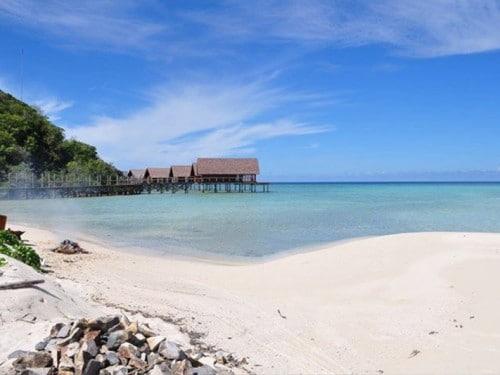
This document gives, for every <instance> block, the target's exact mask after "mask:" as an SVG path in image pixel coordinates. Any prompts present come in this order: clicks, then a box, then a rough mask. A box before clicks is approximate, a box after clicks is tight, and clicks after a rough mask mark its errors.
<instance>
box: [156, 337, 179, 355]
mask: <svg viewBox="0 0 500 375" xmlns="http://www.w3.org/2000/svg"><path fill="white" fill-rule="evenodd" d="M158 353H159V354H161V355H162V356H163V357H164V358H166V359H170V360H172V359H179V358H180V357H181V353H182V351H181V350H180V349H179V346H178V345H177V344H176V343H175V342H172V341H163V342H161V343H160V345H159V346H158Z"/></svg>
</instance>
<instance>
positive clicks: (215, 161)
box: [193, 158, 260, 182]
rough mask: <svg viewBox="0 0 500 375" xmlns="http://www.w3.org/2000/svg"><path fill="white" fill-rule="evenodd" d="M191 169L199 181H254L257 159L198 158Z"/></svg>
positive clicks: (257, 165) (257, 164)
mask: <svg viewBox="0 0 500 375" xmlns="http://www.w3.org/2000/svg"><path fill="white" fill-rule="evenodd" d="M193 171H194V174H195V176H196V178H197V179H200V180H201V181H225V182H255V181H256V180H257V175H258V174H259V173H260V171H259V161H258V160H257V159H255V158H198V159H197V160H196V163H194V164H193Z"/></svg>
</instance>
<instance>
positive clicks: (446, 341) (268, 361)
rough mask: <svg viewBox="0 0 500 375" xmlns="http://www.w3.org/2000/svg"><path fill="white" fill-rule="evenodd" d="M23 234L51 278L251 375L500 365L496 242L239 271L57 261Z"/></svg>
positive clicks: (341, 252)
mask: <svg viewBox="0 0 500 375" xmlns="http://www.w3.org/2000/svg"><path fill="white" fill-rule="evenodd" d="M13 226H14V225H13ZM14 227H16V226H14ZM16 228H19V227H16ZM19 229H27V233H26V235H25V238H26V239H28V240H29V241H30V242H31V243H33V244H35V245H36V248H37V250H38V251H39V252H40V253H41V255H42V256H43V257H44V258H45V259H46V261H47V263H48V264H49V265H50V266H51V269H52V270H53V276H54V277H55V278H57V279H59V280H69V281H71V282H72V283H74V284H75V285H78V287H79V288H80V289H81V290H82V291H83V292H84V294H85V295H86V298H87V300H88V301H89V303H90V302H92V303H99V304H102V305H105V306H114V307H116V308H121V309H128V310H132V311H141V312H143V313H145V314H149V315H151V316H165V317H168V318H169V319H172V321H175V322H177V324H178V325H179V327H181V328H182V329H183V330H185V331H189V332H197V333H198V334H200V335H201V337H202V340H203V342H205V343H207V344H208V345H213V346H214V347H217V348H223V349H224V350H227V351H229V352H232V353H235V354H236V355H237V356H239V357H241V356H245V357H247V358H248V362H249V365H248V368H249V371H250V372H254V373H263V374H264V373H306V372H309V373H347V372H349V373H351V372H354V373H362V372H366V373H377V371H379V370H382V371H384V373H385V374H387V373H413V374H417V373H429V372H430V373H457V372H464V371H465V372H474V373H487V372H492V371H495V370H496V369H498V368H499V367H500V355H499V354H500V350H499V349H497V348H500V325H499V324H498V323H497V322H496V318H497V317H496V311H498V309H499V308H500V301H498V298H496V294H497V292H496V285H498V283H500V272H498V270H500V234H498V233H460V232H427V233H410V234H395V235H388V236H380V237H369V238H364V239H357V240H354V241H348V242H344V243H340V244H335V245H333V246H326V247H322V248H321V249H318V250H316V251H309V252H300V253H298V254H291V255H287V256H284V257H283V256H281V257H279V258H277V259H273V260H269V261H266V262H259V263H254V262H252V263H244V264H237V265H235V264H221V263H213V262H206V261H201V262H200V261H197V260H193V259H190V260H188V259H178V258H177V259H176V258H172V257H170V256H156V257H155V256H151V254H149V253H132V252H126V251H122V250H121V249H117V248H112V247H108V246H104V245H102V244H96V243H90V242H85V241H80V245H81V246H82V247H84V248H86V249H87V250H89V251H90V252H91V253H90V254H82V255H74V256H72V255H62V254H54V253H52V252H50V251H49V250H48V249H50V248H52V247H54V246H55V243H56V242H57V240H58V239H59V238H58V236H57V235H55V234H54V233H51V232H49V231H46V230H41V229H33V228H19ZM70 239H73V240H75V238H70ZM471 316H473V317H474V318H473V319H471V318H470V317H471ZM459 326H461V327H459ZM200 329H202V331H201V332H200ZM430 332H437V333H436V334H430ZM415 350H416V351H418V354H417V355H415V356H412V357H410V356H411V354H412V353H413V352H414V351H415Z"/></svg>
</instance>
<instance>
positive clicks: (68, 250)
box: [52, 240, 89, 254]
mask: <svg viewBox="0 0 500 375" xmlns="http://www.w3.org/2000/svg"><path fill="white" fill-rule="evenodd" d="M52 251H53V252H54V253H60V254H88V253H89V252H88V251H87V250H85V249H82V248H81V247H80V245H78V243H77V242H74V241H71V240H64V241H62V242H61V243H60V244H59V246H57V247H56V248H54V249H52Z"/></svg>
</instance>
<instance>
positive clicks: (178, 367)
mask: <svg viewBox="0 0 500 375" xmlns="http://www.w3.org/2000/svg"><path fill="white" fill-rule="evenodd" d="M190 368H191V363H190V362H189V361H188V360H185V359H183V360H182V361H178V362H175V363H174V364H173V365H172V368H171V370H172V371H171V372H172V375H186V374H187V373H188V371H189V369H190Z"/></svg>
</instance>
